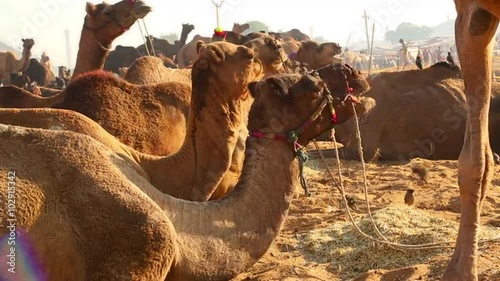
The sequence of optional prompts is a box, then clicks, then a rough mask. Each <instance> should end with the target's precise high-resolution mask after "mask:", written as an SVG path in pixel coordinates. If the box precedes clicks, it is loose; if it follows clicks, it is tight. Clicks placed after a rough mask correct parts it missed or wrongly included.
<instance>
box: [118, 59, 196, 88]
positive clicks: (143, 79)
mask: <svg viewBox="0 0 500 281" xmlns="http://www.w3.org/2000/svg"><path fill="white" fill-rule="evenodd" d="M123 79H125V80H126V81H128V82H130V83H133V84H137V85H148V84H155V83H165V82H171V81H177V82H183V83H186V84H189V85H191V69H172V68H167V67H165V66H164V65H163V61H162V60H161V59H160V58H158V57H154V56H144V57H141V58H139V59H137V60H136V61H135V62H134V63H133V64H132V65H131V66H130V67H129V68H127V70H126V72H125V73H124V76H123Z"/></svg>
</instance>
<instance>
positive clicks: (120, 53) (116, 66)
mask: <svg viewBox="0 0 500 281" xmlns="http://www.w3.org/2000/svg"><path fill="white" fill-rule="evenodd" d="M140 57H142V55H141V53H139V52H138V51H137V49H136V48H135V47H129V46H122V45H117V46H116V47H115V49H114V50H113V51H111V52H110V53H109V55H108V56H107V57H106V61H105V63H104V67H103V69H104V70H106V71H112V72H114V73H116V74H119V73H120V68H121V67H129V66H130V65H132V64H133V63H134V62H135V61H136V60H137V59H138V58H140Z"/></svg>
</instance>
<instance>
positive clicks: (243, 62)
mask: <svg viewBox="0 0 500 281" xmlns="http://www.w3.org/2000/svg"><path fill="white" fill-rule="evenodd" d="M199 48H200V60H203V61H207V62H208V63H210V65H211V71H213V72H215V73H232V72H234V73H240V74H241V75H239V76H238V77H236V80H231V79H227V77H225V76H217V75H213V74H211V72H207V71H201V70H200V68H199V67H198V68H194V69H193V83H194V85H197V84H199V85H198V86H197V87H194V88H193V93H192V99H191V106H190V112H191V114H190V116H189V120H188V124H187V135H186V137H185V139H184V135H182V140H183V142H184V143H183V145H182V147H181V149H180V151H179V152H177V153H175V154H173V155H172V156H170V157H157V156H154V155H146V154H142V153H140V152H138V151H136V150H134V149H132V148H125V150H127V151H128V154H130V155H132V158H133V159H135V161H136V162H137V165H138V166H140V168H139V169H143V170H144V174H145V175H146V176H147V178H148V179H149V180H150V182H151V183H152V184H153V185H154V186H156V187H157V188H158V189H159V190H160V191H162V192H163V193H166V194H170V195H173V196H174V197H177V198H182V199H187V200H191V201H207V200H208V199H209V198H210V196H211V195H212V193H214V190H215V188H216V187H218V185H219V182H220V181H221V178H222V177H223V176H224V174H226V172H227V170H228V169H229V165H230V164H233V165H236V166H237V167H238V169H236V170H235V173H236V174H234V173H232V170H231V171H228V173H232V174H231V175H228V177H229V179H231V180H233V179H236V180H233V181H230V180H229V179H225V180H224V183H225V184H224V185H220V186H219V187H218V191H217V194H221V195H220V197H222V196H224V195H225V194H227V193H228V190H231V189H232V187H234V185H235V184H236V182H237V180H238V178H239V172H241V167H242V165H243V159H239V158H236V157H232V154H233V151H234V150H235V146H236V142H237V141H239V139H238V138H239V136H238V134H239V132H240V127H241V126H242V125H243V126H246V124H247V123H248V121H245V120H247V119H248V111H249V109H250V105H251V103H252V101H253V99H252V98H251V97H250V96H249V93H248V89H247V85H248V83H249V82H252V81H255V80H257V79H258V78H259V77H260V76H261V75H262V66H261V64H260V62H259V61H258V60H256V59H255V56H254V54H253V51H252V50H249V49H248V48H246V47H243V46H240V47H237V46H235V45H233V44H228V43H221V44H212V45H208V46H203V44H199ZM209 79H210V81H211V82H210V83H209V82H208V80H209ZM78 81H79V80H75V82H73V83H78ZM196 83H197V84H196ZM221 85H224V87H223V88H220V86H221ZM70 87H71V85H70ZM219 89H222V90H219ZM220 112H224V113H225V114H223V115H221V114H220ZM37 113H38V115H40V116H37ZM57 114H61V117H57ZM54 115H56V116H54ZM0 116H1V117H0V120H1V122H2V123H5V124H17V125H23V126H29V127H41V128H47V129H48V128H51V127H54V126H60V127H64V128H65V129H69V128H74V131H76V132H78V133H83V134H87V135H90V136H93V137H94V135H97V136H96V137H94V138H96V139H102V138H103V137H101V136H103V135H105V134H103V133H97V134H96V133H95V132H96V131H97V132H98V131H99V130H97V129H95V128H94V127H95V126H91V125H88V123H89V121H87V122H83V121H80V123H84V125H81V124H80V125H79V126H75V125H74V124H75V122H74V120H75V119H76V120H82V117H78V118H76V117H72V116H71V115H69V116H68V114H62V113H60V112H57V113H52V116H50V113H47V112H45V113H44V112H43V111H39V112H36V113H33V112H31V113H30V112H29V111H28V112H22V111H21V112H20V113H19V112H16V111H14V114H12V111H10V113H9V111H5V110H4V111H0ZM64 116H65V117H64ZM55 120H60V121H59V122H55V124H54V121H55ZM158 121H161V120H158ZM166 121H169V120H166ZM171 122H172V123H173V124H175V123H174V122H173V121H171ZM167 125H170V124H167ZM43 126H45V127H43ZM85 129H87V130H88V132H86V131H85ZM182 129H184V130H186V129H185V128H182ZM247 135H248V132H247ZM108 138H112V139H114V138H113V137H110V136H109V137H108ZM245 140H246V138H245V139H244V140H243V141H245ZM109 142H110V143H113V142H112V141H109ZM113 146H114V145H110V147H113ZM241 153H244V152H243V151H242V152H241ZM232 161H239V162H238V163H231V162H232ZM207 171H210V173H207ZM180 175H182V176H180ZM188 187H191V188H188Z"/></svg>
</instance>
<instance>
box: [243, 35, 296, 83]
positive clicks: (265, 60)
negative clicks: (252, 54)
mask: <svg viewBox="0 0 500 281" xmlns="http://www.w3.org/2000/svg"><path fill="white" fill-rule="evenodd" d="M244 46H247V47H249V48H252V49H253V50H254V51H256V53H257V56H258V58H259V60H260V61H261V62H262V64H263V65H264V68H272V69H265V71H266V73H269V72H272V73H273V74H277V73H284V72H285V71H284V66H283V64H284V63H285V62H286V61H287V60H288V56H287V54H286V53H285V50H284V49H283V46H282V43H281V41H280V40H276V39H274V38H272V37H271V36H268V35H266V36H265V37H260V38H256V39H253V40H250V41H248V42H246V43H245V44H244Z"/></svg>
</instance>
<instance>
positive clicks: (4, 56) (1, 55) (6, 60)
mask: <svg viewBox="0 0 500 281" xmlns="http://www.w3.org/2000/svg"><path fill="white" fill-rule="evenodd" d="M22 41H23V53H22V57H21V59H20V60H17V59H16V56H15V55H14V53H12V52H0V83H2V80H3V84H4V85H10V74H11V73H18V72H23V71H24V70H25V69H26V68H27V67H28V64H29V60H30V57H31V48H33V46H34V45H35V41H34V40H33V39H22Z"/></svg>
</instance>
